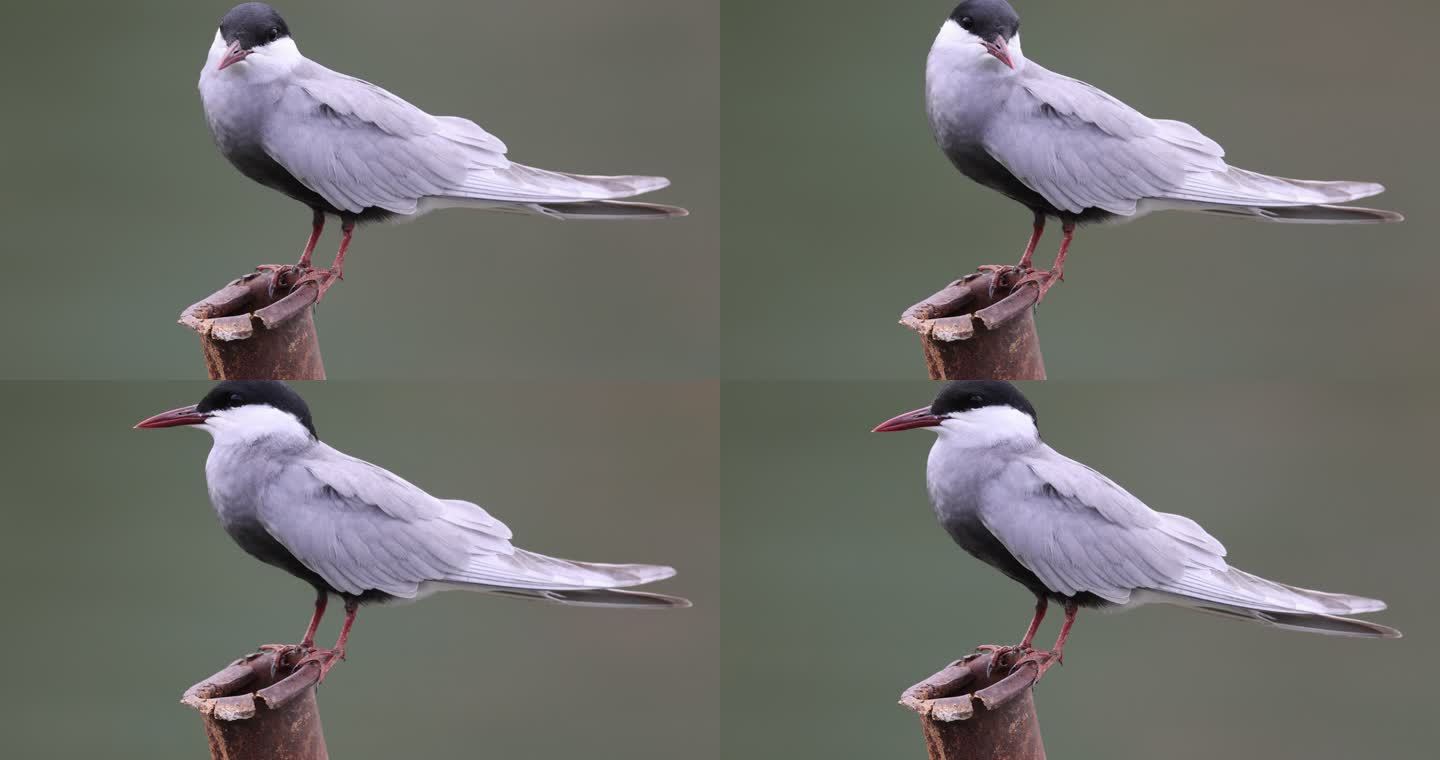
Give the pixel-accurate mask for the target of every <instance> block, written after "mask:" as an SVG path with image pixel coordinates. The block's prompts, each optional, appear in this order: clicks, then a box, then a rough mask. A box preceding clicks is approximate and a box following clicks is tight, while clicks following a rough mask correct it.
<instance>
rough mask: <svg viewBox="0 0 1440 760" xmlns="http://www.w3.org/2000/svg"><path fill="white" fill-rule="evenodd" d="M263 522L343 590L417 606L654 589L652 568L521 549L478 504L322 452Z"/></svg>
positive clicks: (290, 477)
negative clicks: (448, 591)
mask: <svg viewBox="0 0 1440 760" xmlns="http://www.w3.org/2000/svg"><path fill="white" fill-rule="evenodd" d="M260 522H261V524H262V525H263V526H264V527H265V529H266V531H267V532H269V533H270V534H271V535H272V536H274V537H275V539H276V540H277V541H279V542H280V543H281V544H283V545H284V546H285V548H286V549H288V550H289V551H290V553H291V554H293V555H294V556H295V558H296V559H298V560H299V561H300V562H301V563H302V564H304V565H305V566H306V567H308V568H309V569H311V570H312V571H314V572H315V573H317V574H318V575H320V577H321V578H324V579H325V581H326V582H327V583H329V584H330V585H331V586H333V587H334V588H335V589H336V590H338V591H341V592H343V593H347V594H360V593H363V592H365V591H369V590H378V591H383V592H385V593H387V594H390V595H393V596H398V597H403V598H413V597H415V596H416V595H417V594H419V593H420V591H421V586H422V585H424V584H429V583H439V584H452V585H468V586H475V587H483V588H484V589H487V590H520V591H536V590H545V591H550V590H555V591H564V590H581V589H597V588H612V587H618V586H631V585H638V584H641V583H649V582H651V581H654V580H659V579H660V578H664V577H668V576H669V575H671V574H673V572H674V571H673V570H671V569H670V568H664V567H657V566H650V565H602V564H587V563H578V562H571V561H569V560H562V559H556V558H552V557H546V556H544V555H540V554H536V553H533V552H528V551H525V550H524V549H520V548H518V547H516V546H514V545H513V544H512V543H511V542H510V539H511V537H512V534H511V532H510V529H509V528H507V527H506V526H505V524H504V523H502V522H500V521H499V520H497V519H495V518H494V517H492V516H490V514H489V513H487V512H486V511H485V510H484V509H481V508H480V507H479V506H477V505H475V504H471V503H470V502H466V501H459V500H455V499H437V498H435V497H433V496H431V495H430V494H428V493H426V492H425V491H423V490H422V489H420V488H418V487H417V486H415V485H413V484H411V483H409V482H407V481H406V480H404V479H403V478H400V477H399V476H397V475H395V474H393V473H391V472H389V471H387V470H385V469H383V468H380V467H377V466H375V465H373V464H370V463H368V462H365V461H362V460H359V459H356V458H354V457H350V456H347V455H345V454H343V453H341V452H339V451H337V450H335V449H333V448H331V447H329V446H326V445H324V444H319V445H317V447H316V450H315V452H314V453H312V454H311V455H310V456H307V457H305V458H303V459H300V460H297V461H296V462H295V463H294V464H291V465H289V466H288V467H286V468H285V469H284V470H282V471H281V472H280V473H279V474H278V475H277V476H276V477H274V478H273V479H272V480H271V481H270V482H269V484H268V485H267V491H266V495H265V497H264V498H262V499H261V508H260Z"/></svg>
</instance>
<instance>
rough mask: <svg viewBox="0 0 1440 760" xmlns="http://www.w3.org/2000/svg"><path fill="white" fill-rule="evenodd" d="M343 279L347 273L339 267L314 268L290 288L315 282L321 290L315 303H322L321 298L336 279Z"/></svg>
mask: <svg viewBox="0 0 1440 760" xmlns="http://www.w3.org/2000/svg"><path fill="white" fill-rule="evenodd" d="M343 279H345V273H344V272H342V271H341V270H339V269H312V270H310V271H309V272H306V273H305V276H303V277H301V278H300V279H298V280H296V281H295V284H294V285H292V286H290V289H291V290H294V289H296V288H298V287H300V286H301V285H304V284H305V283H307V282H313V283H315V287H316V288H317V289H319V292H318V293H316V294H315V303H320V301H321V299H323V298H325V291H327V290H329V289H330V286H331V285H334V284H335V281H336V280H343Z"/></svg>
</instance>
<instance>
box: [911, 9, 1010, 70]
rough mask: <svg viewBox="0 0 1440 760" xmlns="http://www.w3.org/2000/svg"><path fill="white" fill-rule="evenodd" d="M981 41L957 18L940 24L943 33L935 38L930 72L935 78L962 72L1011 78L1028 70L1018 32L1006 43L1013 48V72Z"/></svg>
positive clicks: (931, 50) (931, 52)
mask: <svg viewBox="0 0 1440 760" xmlns="http://www.w3.org/2000/svg"><path fill="white" fill-rule="evenodd" d="M982 42H983V41H982V40H981V39H980V37H979V36H977V35H974V34H971V33H970V32H968V31H966V30H965V29H963V28H962V27H961V26H960V25H959V24H957V23H955V20H954V19H946V20H945V23H944V24H941V25H940V33H939V34H937V35H935V42H934V44H932V45H931V46H930V58H929V61H928V63H927V69H929V73H930V74H931V75H932V76H934V75H938V74H940V73H942V72H943V71H950V72H956V71H959V72H964V73H976V74H979V73H984V74H990V75H995V76H1009V75H1012V74H1017V73H1019V72H1020V71H1022V70H1023V69H1024V68H1025V54H1024V53H1023V52H1022V51H1021V48H1020V33H1019V32H1016V33H1015V36H1014V37H1012V38H1010V39H1009V40H1007V41H1006V43H1007V45H1008V46H1009V48H1010V60H1011V62H1013V63H1014V64H1015V68H1014V69H1013V70H1012V69H1011V68H1010V67H1009V66H1006V65H1005V64H1004V63H1002V62H1001V61H1000V59H998V58H996V57H995V56H993V55H990V53H989V51H987V50H986V49H985V46H984V45H983V44H981V43H982Z"/></svg>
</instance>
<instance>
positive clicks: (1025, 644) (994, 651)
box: [975, 596, 1049, 676]
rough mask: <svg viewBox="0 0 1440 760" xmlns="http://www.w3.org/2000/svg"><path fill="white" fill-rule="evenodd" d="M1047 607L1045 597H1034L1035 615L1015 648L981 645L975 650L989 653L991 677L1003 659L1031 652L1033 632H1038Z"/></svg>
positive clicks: (1002, 662)
mask: <svg viewBox="0 0 1440 760" xmlns="http://www.w3.org/2000/svg"><path fill="white" fill-rule="evenodd" d="M1048 606H1049V601H1047V600H1046V599H1045V597H1043V596H1037V597H1035V614H1034V615H1033V616H1032V617H1031V618H1030V627H1029V628H1026V629H1025V638H1023V639H1021V640H1020V643H1019V644H1018V645H1017V646H1013V647H1002V646H996V645H994V644H983V645H981V646H978V647H976V648H975V649H976V651H980V652H990V653H991V654H990V666H989V671H990V674H991V675H992V676H993V675H994V674H995V672H996V671H997V670H999V669H1000V668H1002V667H1003V666H1004V661H1005V659H1006V658H1007V657H1009V656H1010V655H1012V654H1015V653H1020V654H1028V653H1029V652H1030V651H1031V649H1032V647H1031V644H1032V643H1033V642H1034V641H1035V632H1036V631H1038V630H1040V622H1041V621H1043V620H1044V619H1045V610H1046V608H1047V607H1048Z"/></svg>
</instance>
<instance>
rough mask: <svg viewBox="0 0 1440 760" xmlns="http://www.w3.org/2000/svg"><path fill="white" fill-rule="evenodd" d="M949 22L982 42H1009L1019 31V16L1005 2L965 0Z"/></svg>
mask: <svg viewBox="0 0 1440 760" xmlns="http://www.w3.org/2000/svg"><path fill="white" fill-rule="evenodd" d="M950 20H951V21H954V22H955V23H957V24H959V25H960V28H961V29H964V30H965V31H967V32H969V33H971V34H973V35H975V36H976V37H979V38H980V39H982V40H993V39H995V38H996V37H999V38H1000V39H1002V40H1009V39H1010V38H1012V37H1014V36H1015V34H1016V33H1017V32H1019V31H1020V14H1018V13H1016V12H1015V9H1014V8H1011V7H1010V4H1009V3H1007V2H1005V0H965V2H963V3H961V4H959V5H957V6H955V11H954V12H953V13H951V14H950Z"/></svg>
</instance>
